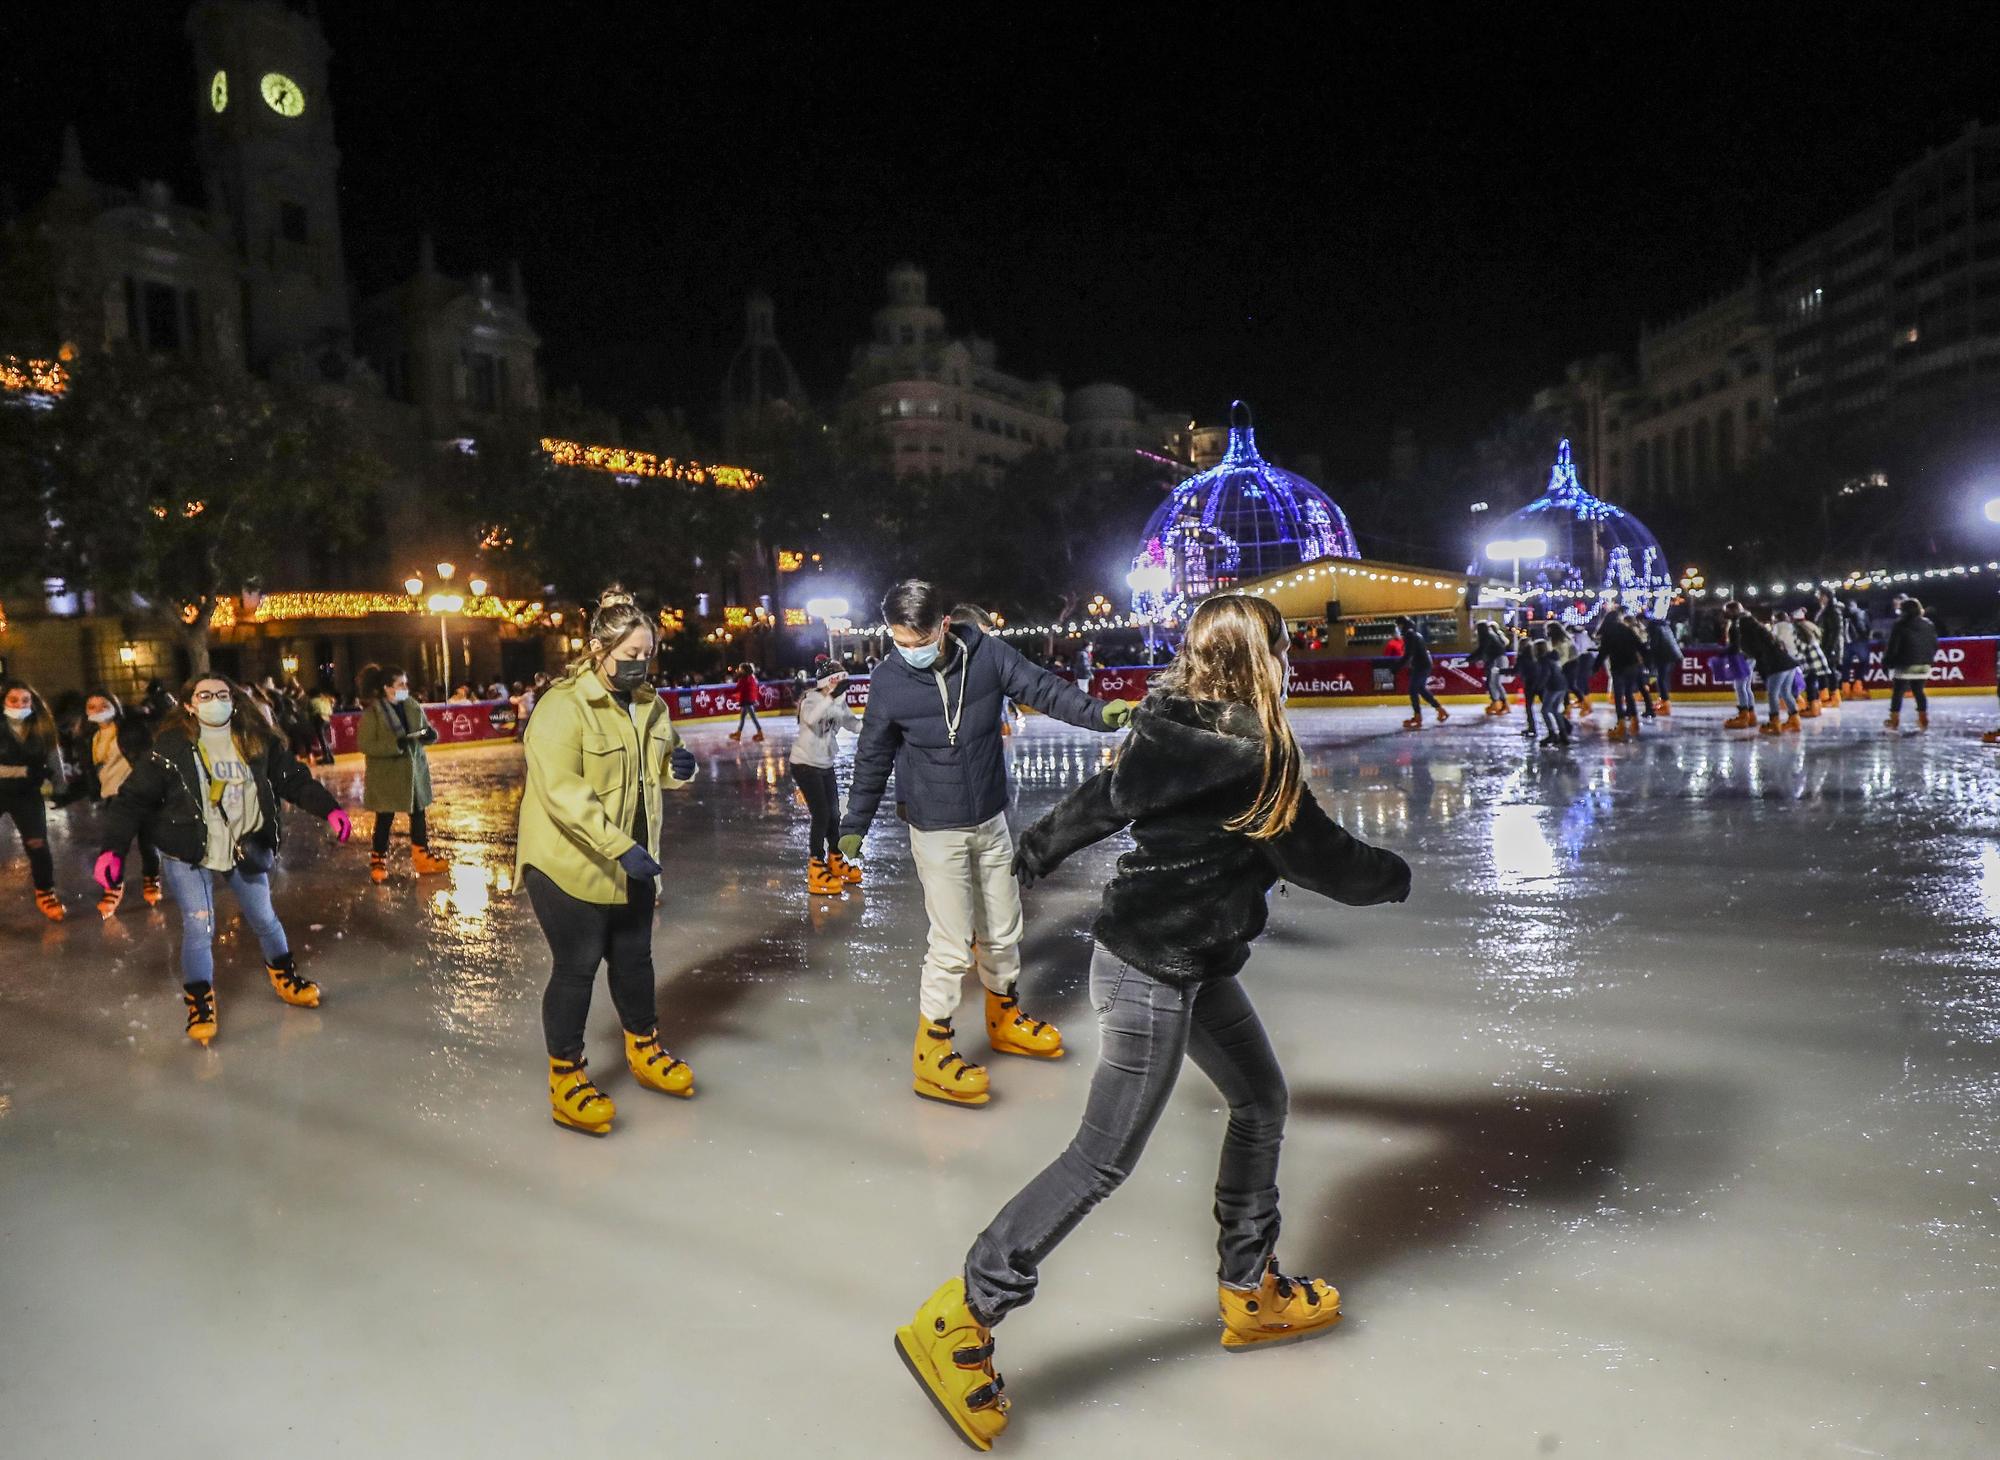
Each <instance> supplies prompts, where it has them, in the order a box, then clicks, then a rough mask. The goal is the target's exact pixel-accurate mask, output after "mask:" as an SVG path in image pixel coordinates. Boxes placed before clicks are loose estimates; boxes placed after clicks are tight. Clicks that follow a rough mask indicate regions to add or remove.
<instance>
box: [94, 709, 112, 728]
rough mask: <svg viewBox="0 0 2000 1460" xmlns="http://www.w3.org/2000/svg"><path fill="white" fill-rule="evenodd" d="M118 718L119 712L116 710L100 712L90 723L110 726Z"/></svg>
mask: <svg viewBox="0 0 2000 1460" xmlns="http://www.w3.org/2000/svg"><path fill="white" fill-rule="evenodd" d="M117 718H118V712H117V711H116V710H99V711H98V712H97V713H96V714H94V715H92V716H91V717H90V723H91V724H93V725H109V724H110V723H111V722H112V721H113V720H115V719H117Z"/></svg>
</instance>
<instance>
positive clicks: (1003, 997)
mask: <svg viewBox="0 0 2000 1460" xmlns="http://www.w3.org/2000/svg"><path fill="white" fill-rule="evenodd" d="M949 611H950V605H949V604H947V603H946V602H945V600H944V596H943V594H942V593H940V592H939V590H938V589H937V588H935V587H934V586H933V585H931V584H929V583H925V582H923V581H921V580H919V579H915V578H912V579H907V580H905V581H904V582H901V583H898V584H897V585H896V586H895V587H894V588H892V589H890V590H889V592H888V594H887V596H885V597H884V598H883V600H882V618H883V620H884V622H886V623H887V624H888V626H889V635H890V637H891V638H893V639H894V640H895V641H896V652H895V653H894V654H892V655H890V656H889V657H888V658H887V659H884V660H883V661H882V662H881V663H880V664H878V665H877V666H876V667H875V673H874V676H873V678H872V679H871V681H870V682H869V686H868V709H867V713H866V715H865V717H864V718H863V720H862V726H861V741H860V744H859V745H858V746H857V747H856V749H855V752H854V780H853V784H852V785H851V786H850V787H849V789H848V793H847V815H846V816H845V817H844V818H843V819H842V821H841V824H840V830H841V838H840V852H841V855H842V856H844V857H846V858H848V859H849V860H850V861H851V860H853V859H855V858H856V857H858V856H859V855H860V853H861V841H862V838H863V837H864V836H865V835H866V834H867V832H868V827H869V824H870V823H871V822H873V821H874V819H875V812H876V809H877V808H878V807H879V806H880V805H881V803H882V795H883V791H884V789H885V787H886V786H887V784H888V780H889V772H890V771H891V769H893V770H894V771H895V773H896V801H897V808H898V810H899V811H900V813H901V815H902V818H903V820H905V821H907V822H908V823H909V825H910V852H911V856H912V858H913V859H914V860H915V862H916V864H917V877H918V879H919V880H920V881H921V882H922V883H923V887H924V911H925V913H926V914H927V915H928V916H929V918H930V946H929V949H928V951H927V952H926V954H925V956H924V972H923V983H922V989H921V996H920V1008H921V1012H922V1015H923V1017H922V1019H921V1020H919V1022H918V1025H917V1042H916V1050H915V1053H914V1055H913V1056H912V1072H913V1075H914V1088H915V1090H916V1093H917V1094H919V1095H921V1096H924V1097H925V1098H926V1099H930V1100H939V1101H943V1102H945V1103H947V1104H952V1105H984V1104H985V1103H986V1102H987V1100H988V1098H989V1096H988V1089H987V1077H986V1071H985V1070H984V1069H983V1068H982V1067H980V1066H978V1065H974V1064H968V1063H967V1062H966V1061H965V1060H964V1059H962V1058H961V1057H960V1056H959V1055H958V1053H957V1052H956V1051H955V1050H954V1049H953V1048H952V1027H951V1021H952V1015H953V1014H954V1013H955V1012H956V1011H957V1009H958V1001H959V997H960V992H961V988H962V980H963V979H964V977H965V975H966V974H968V973H970V972H972V971H973V970H974V969H977V970H978V973H979V981H980V982H981V983H982V984H984V985H985V987H986V1037H987V1042H988V1043H989V1044H991V1045H992V1047H993V1049H994V1050H995V1051H997V1052H998V1053H1000V1054H1018V1055H1026V1056H1028V1057H1029V1058H1032V1059H1059V1058H1060V1057H1061V1056H1062V1052H1063V1047H1062V1034H1061V1032H1060V1031H1058V1030H1057V1029H1056V1028H1055V1026H1053V1025H1051V1024H1047V1023H1044V1022H1043V1021H1041V1020H1039V1019H1031V1018H1029V1017H1028V1016H1027V1015H1026V1014H1023V1013H1022V1012H1021V1009H1020V1005H1019V1004H1018V1002H1017V1001H1016V999H1015V993H1014V986H1015V984H1016V983H1017V982H1018V981H1019V979H1020V976H1021V949H1020V944H1021V892H1020V888H1019V886H1018V885H1017V884H1016V883H1015V881H1014V875H1013V870H1012V869H1013V862H1014V838H1013V835H1012V833H1011V832H1009V831H1008V829H1007V815H1006V812H1007V763H1006V758H1005V755H1004V753H1003V751H1002V747H1001V744H1000V724H1001V713H1002V707H1003V704H1004V702H1005V700H1007V699H1013V700H1016V701H1018V702H1020V703H1021V704H1024V705H1030V706H1032V707H1033V708H1035V709H1037V710H1040V711H1041V712H1042V713H1043V714H1045V715H1053V716H1054V717H1055V718H1056V719H1058V720H1066V721H1068V722H1069V723H1070V724H1072V725H1078V726H1081V727H1083V728H1084V729H1087V730H1103V731H1114V730H1122V729H1124V728H1125V726H1126V724H1127V722H1128V721H1130V719H1131V718H1132V705H1131V704H1130V703H1129V702H1128V701H1124V700H1112V701H1104V700H1095V699H1092V698H1091V697H1090V696H1089V695H1087V694H1085V693H1084V692H1083V691H1082V690H1080V689H1078V688H1077V687H1076V686H1074V685H1072V684H1070V683H1069V682H1068V681H1067V680H1065V679H1061V678H1059V677H1058V676H1056V675H1054V674H1051V673H1049V671H1048V670H1046V669H1039V668H1037V667H1036V666H1035V665H1033V664H1030V663H1029V662H1028V661H1027V660H1026V659H1024V658H1022V657H1021V655H1020V654H1019V653H1017V652H1016V651H1015V650H1014V649H1013V648H1012V647H1011V646H1010V645H1008V644H1007V643H1005V642H1004V641H1002V640H1000V639H997V638H994V637H992V636H990V635H987V634H982V633H981V632H980V631H979V630H978V629H977V628H974V627H973V626H972V625H970V624H954V623H951V622H949V621H948V617H947V615H948V614H949Z"/></svg>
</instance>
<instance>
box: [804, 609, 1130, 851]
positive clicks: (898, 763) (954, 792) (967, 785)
mask: <svg viewBox="0 0 2000 1460" xmlns="http://www.w3.org/2000/svg"><path fill="white" fill-rule="evenodd" d="M949 633H950V635H951V637H952V638H953V640H954V641H955V642H956V648H954V649H953V650H952V655H951V662H950V663H948V664H947V663H944V662H943V661H939V663H938V664H937V665H935V666H933V667H932V668H930V669H912V668H911V667H910V666H909V664H908V662H907V661H905V660H904V658H903V656H902V655H901V654H894V653H892V654H890V655H889V656H888V657H887V658H886V659H884V660H883V661H882V662H881V663H880V664H877V665H876V666H875V672H874V675H873V676H872V678H871V679H870V680H869V684H868V708H867V712H866V713H865V714H864V715H863V717H862V721H861V739H860V742H859V744H857V745H856V747H855V750H854V783H853V785H852V786H850V787H849V789H848V792H847V815H846V816H845V817H844V818H842V820H841V823H840V834H841V835H842V836H861V835H864V834H866V832H867V830H868V825H869V823H870V822H872V821H873V820H874V819H875V811H876V808H877V807H879V806H880V805H881V804H882V793H883V790H884V789H885V788H886V787H887V785H888V783H889V772H890V771H891V770H892V769H893V770H894V771H895V773H896V801H897V804H898V806H899V807H900V809H901V811H902V814H903V819H904V820H905V821H907V822H909V823H910V825H911V826H914V827H916V828H917V829H918V830H919V831H944V830H947V829H948V828H951V827H961V826H978V825H979V824H980V823H981V822H983V821H990V820H992V819H993V818H994V817H996V816H998V815H999V814H1000V813H1001V812H1002V811H1004V810H1006V809H1007V759H1006V755H1005V753H1004V751H1003V750H1002V748H1001V744H1000V711H1001V701H1002V699H1003V698H1006V699H1013V700H1017V701H1019V702H1020V703H1022V704H1024V705H1032V706H1033V707H1034V708H1035V709H1037V710H1040V711H1041V712H1042V713H1043V714H1045V715H1053V716H1055V717H1056V718H1057V719H1058V720H1067V721H1068V722H1069V723H1070V724H1072V725H1079V726H1081V727H1083V728H1084V729H1086V730H1104V731H1107V732H1108V731H1109V729H1110V727H1109V726H1107V725H1106V724H1105V723H1104V702H1103V701H1102V700H1094V699H1092V698H1091V697H1090V696H1089V695H1087V694H1085V693H1084V692H1083V691H1082V690H1080V689H1078V688H1077V687H1076V686H1075V685H1073V684H1071V683H1069V681H1068V680H1065V679H1062V678H1060V677H1058V676H1056V675H1054V674H1051V673H1049V671H1048V670H1046V669H1039V668H1037V667H1036V666H1035V665H1033V664H1030V663H1029V662H1028V661H1027V660H1026V659H1023V658H1022V657H1021V655H1020V654H1019V653H1018V652H1017V651H1016V650H1015V649H1014V648H1013V647H1012V646H1011V645H1009V644H1007V643H1005V642H1003V641H1002V640H1000V639H996V638H993V637H992V636H990V635H987V634H982V633H980V632H979V630H978V629H976V628H973V627H972V626H971V625H969V624H953V625H952V626H951V629H950V630H949ZM940 681H941V682H942V688H943V698H940V696H939V688H940ZM947 700H948V701H949V702H950V706H951V712H952V714H953V715H955V716H957V718H958V736H957V740H956V741H955V742H954V740H953V738H952V736H951V734H950V732H949V731H948V730H947V728H946V714H945V704H946V701H947Z"/></svg>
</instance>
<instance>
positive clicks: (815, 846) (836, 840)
mask: <svg viewBox="0 0 2000 1460" xmlns="http://www.w3.org/2000/svg"><path fill="white" fill-rule="evenodd" d="M792 779H793V780H795V781H797V782H798V783H799V790H800V792H801V793H803V794H804V796H805V798H806V814H807V817H808V819H809V821H810V823H811V831H810V832H809V834H808V835H809V838H810V840H811V843H812V857H813V860H814V861H816V862H817V861H820V860H822V859H824V858H825V856H826V854H827V853H828V852H829V851H831V850H832V849H833V848H835V847H837V846H839V845H840V781H839V780H838V778H836V777H835V775H834V773H833V771H832V769H831V768H829V767H827V766H817V765H799V764H798V763H797V762H794V763H793V765H792Z"/></svg>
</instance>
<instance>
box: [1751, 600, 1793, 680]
mask: <svg viewBox="0 0 2000 1460" xmlns="http://www.w3.org/2000/svg"><path fill="white" fill-rule="evenodd" d="M1736 642H1737V643H1738V644H1739V645H1741V646H1742V650H1743V654H1744V657H1745V658H1747V659H1748V660H1749V661H1750V662H1751V663H1752V664H1754V665H1756V666H1757V672H1758V673H1759V674H1761V675H1763V676H1764V677H1765V678H1766V679H1769V678H1770V677H1771V676H1772V675H1774V674H1783V673H1784V672H1785V671H1786V670H1787V669H1797V668H1798V667H1799V661H1798V660H1796V659H1794V658H1793V657H1792V656H1791V655H1790V654H1787V653H1786V652H1785V646H1784V645H1783V644H1780V643H1779V642H1778V639H1777V636H1776V635H1775V634H1773V633H1772V632H1771V631H1770V630H1769V629H1767V628H1765V627H1764V625H1762V624H1760V623H1758V622H1757V620H1755V619H1754V618H1751V617H1749V616H1748V615H1745V616H1744V617H1742V618H1739V619H1738V620H1737V621H1736Z"/></svg>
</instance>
